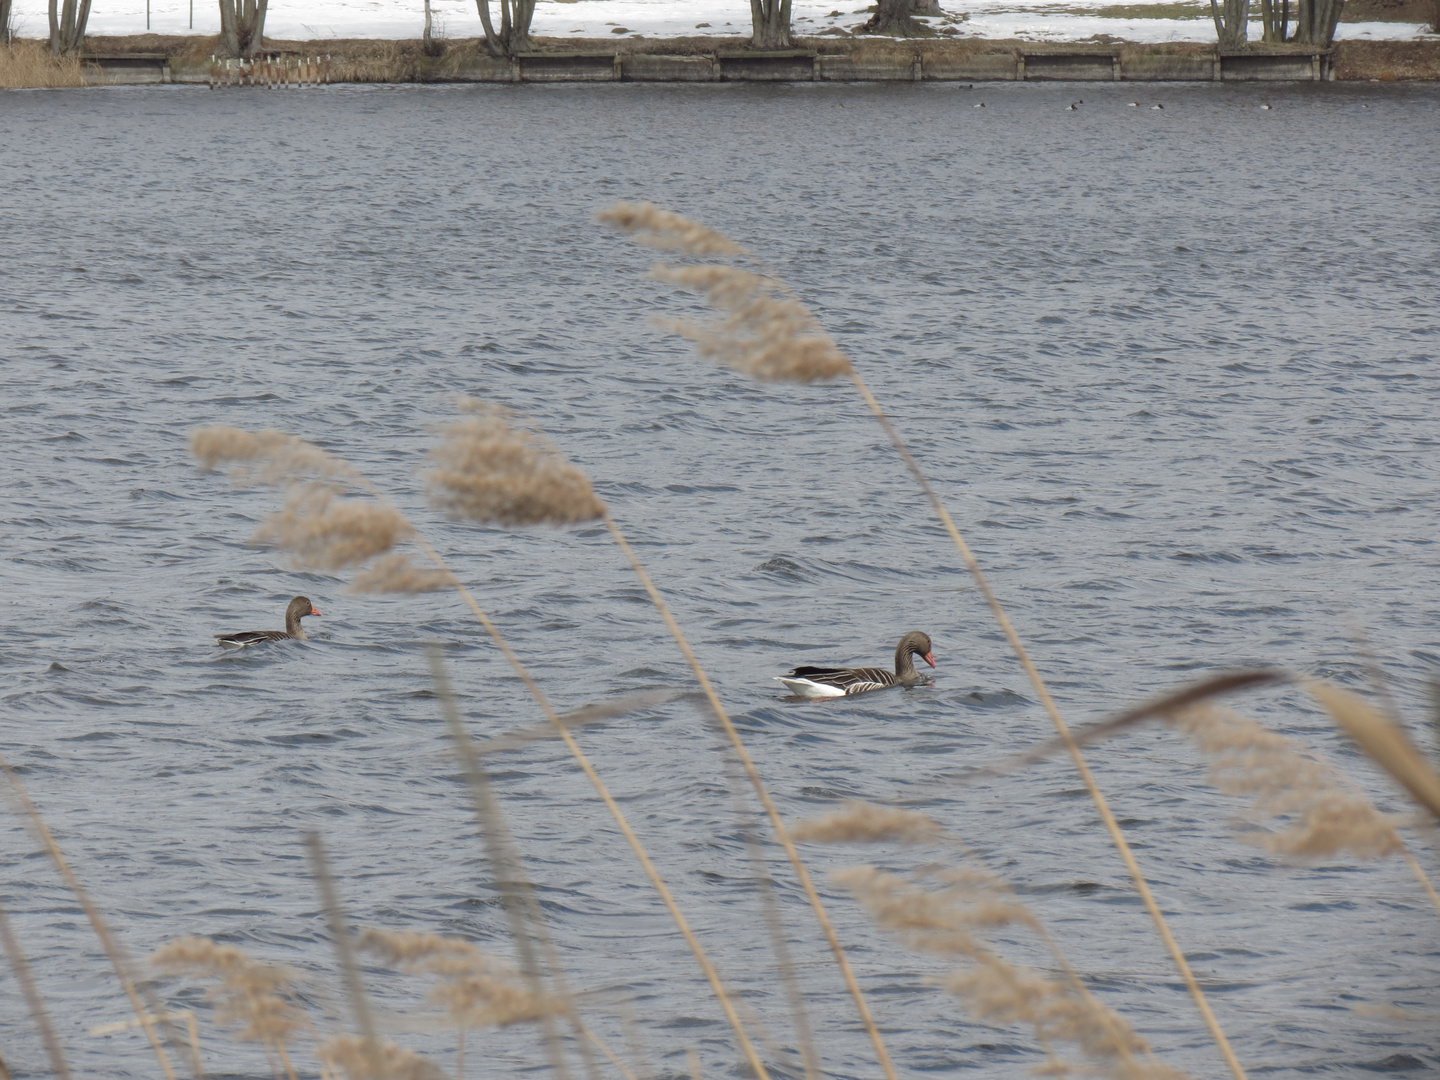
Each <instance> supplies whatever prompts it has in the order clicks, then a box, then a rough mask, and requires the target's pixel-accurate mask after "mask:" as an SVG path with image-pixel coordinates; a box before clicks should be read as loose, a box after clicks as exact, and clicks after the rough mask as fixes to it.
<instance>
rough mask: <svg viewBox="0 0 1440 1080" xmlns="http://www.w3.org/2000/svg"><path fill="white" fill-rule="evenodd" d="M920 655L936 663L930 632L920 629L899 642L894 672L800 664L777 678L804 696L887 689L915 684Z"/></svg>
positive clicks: (791, 689) (926, 660) (845, 694)
mask: <svg viewBox="0 0 1440 1080" xmlns="http://www.w3.org/2000/svg"><path fill="white" fill-rule="evenodd" d="M916 656H918V657H920V659H922V660H924V661H925V662H926V663H927V664H929V665H930V666H931V667H934V666H935V654H934V653H933V652H932V651H931V649H930V638H929V636H927V635H925V634H922V633H921V632H920V631H919V630H911V631H910V633H908V634H906V635H905V636H904V637H903V638H901V639H900V644H899V645H897V646H895V670H894V671H893V672H889V671H886V670H885V669H884V668H878V667H862V668H833V667H797V668H796V669H795V670H794V671H792V672H790V674H789V675H776V676H775V679H776V681H777V682H782V683H784V684H785V686H786V687H787V688H788V689H789V690H790V692H791V693H792V694H797V695H799V696H800V697H806V698H832V697H849V696H851V695H852V694H863V693H865V691H867V690H883V689H884V688H885V687H887V686H914V685H915V684H916V683H917V682H919V681H920V673H919V672H918V671H916V670H915V661H914V660H913V659H912V657H916Z"/></svg>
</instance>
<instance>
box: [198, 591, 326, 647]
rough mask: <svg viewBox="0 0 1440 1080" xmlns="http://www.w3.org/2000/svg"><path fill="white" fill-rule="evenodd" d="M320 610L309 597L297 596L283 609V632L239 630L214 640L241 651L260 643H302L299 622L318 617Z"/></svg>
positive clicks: (303, 633) (302, 636) (301, 629)
mask: <svg viewBox="0 0 1440 1080" xmlns="http://www.w3.org/2000/svg"><path fill="white" fill-rule="evenodd" d="M319 614H320V610H319V609H318V608H317V607H316V606H315V605H314V604H312V603H310V599H309V597H305V596H297V597H295V599H293V600H291V601H290V606H289V607H287V608H286V609H285V629H284V630H241V631H239V632H238V633H234V634H216V635H215V640H216V641H217V642H219V643H220V644H221V645H228V646H230V647H231V648H236V649H243V648H245V646H247V645H255V644H258V643H259V642H262V641H289V640H292V639H293V640H295V641H304V640H305V630H304V628H303V627H302V626H301V625H300V620H301V619H303V618H305V616H306V615H319Z"/></svg>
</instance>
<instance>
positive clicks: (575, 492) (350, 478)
mask: <svg viewBox="0 0 1440 1080" xmlns="http://www.w3.org/2000/svg"><path fill="white" fill-rule="evenodd" d="M461 407H462V409H463V410H464V411H465V412H467V413H468V415H467V416H464V417H461V418H460V419H459V420H457V421H454V422H452V423H451V424H449V425H447V426H446V427H445V428H444V429H443V430H442V439H441V442H440V445H439V446H437V447H436V449H435V451H434V453H433V454H432V460H433V461H434V462H435V463H436V467H435V468H434V469H433V470H432V471H431V472H430V474H429V475H428V476H427V478H426V479H427V488H428V491H429V495H430V498H431V501H432V503H433V504H434V505H436V506H437V507H439V508H440V509H442V510H444V511H446V512H447V513H450V514H452V515H454V516H460V517H468V518H471V519H472V520H477V521H481V522H484V523H487V524H499V525H527V524H550V525H560V524H570V523H573V522H579V521H587V520H591V519H593V518H595V517H597V516H603V515H604V506H603V505H602V504H601V503H600V501H599V500H598V499H597V498H596V497H595V493H594V491H593V489H592V488H591V486H590V482H589V480H588V479H586V478H585V476H584V474H583V473H581V472H580V471H579V470H578V469H576V468H575V467H574V466H572V465H571V464H570V463H569V462H568V461H566V460H565V458H564V456H563V455H562V454H561V453H560V451H559V450H558V449H557V448H556V447H555V446H554V444H553V443H551V442H550V441H549V440H548V439H546V438H544V437H543V436H541V435H539V434H537V433H535V432H531V431H527V430H524V429H523V428H519V427H517V426H516V425H512V424H511V423H510V422H509V420H510V414H506V413H504V412H503V411H502V410H500V409H497V408H493V407H491V406H488V405H486V404H484V403H483V402H479V401H475V400H473V399H464V400H462V402H461ZM190 445H191V450H192V453H193V454H194V455H195V457H196V459H197V460H198V461H199V462H200V463H201V465H202V466H204V467H206V468H214V467H215V466H217V465H219V464H220V463H221V462H229V463H232V464H233V465H234V467H235V471H234V472H232V477H234V478H236V479H239V480H246V479H252V478H255V479H259V480H261V481H264V482H268V483H272V484H282V485H286V486H287V487H289V488H291V489H292V490H293V489H296V488H298V489H299V492H300V494H299V495H298V496H297V497H298V498H300V499H302V500H307V504H306V505H302V506H301V507H300V508H299V510H298V511H297V512H296V513H294V514H293V516H294V517H296V518H297V519H299V520H302V521H303V519H304V518H306V517H307V516H308V511H307V505H308V500H318V501H319V502H320V503H325V501H326V500H333V498H334V497H335V493H334V492H333V491H332V490H327V489H326V488H325V487H324V486H323V485H321V486H318V487H317V486H316V485H315V484H314V483H313V481H315V480H316V479H319V480H343V481H344V482H346V483H348V484H349V485H350V486H352V487H355V488H358V489H360V490H362V491H365V492H367V493H368V494H370V495H371V496H372V497H374V498H375V499H376V501H377V502H378V503H380V504H381V505H382V506H384V507H386V508H389V509H390V510H393V505H392V504H391V503H390V502H389V500H388V499H385V498H384V496H383V495H382V494H381V492H380V491H379V490H378V489H377V488H376V487H375V486H374V485H373V484H372V483H370V482H369V481H368V480H367V479H365V478H364V477H363V476H361V475H360V474H359V473H358V472H357V471H356V470H354V469H353V468H351V467H350V466H349V465H348V464H347V463H346V462H344V461H343V460H341V459H340V458H338V457H335V456H334V455H331V454H328V453H326V452H325V451H323V450H320V449H319V448H317V447H313V446H311V445H310V444H308V443H306V442H304V440H301V439H297V438H295V437H294V436H289V435H284V434H282V433H280V432H273V431H271V432H259V433H251V432H246V431H240V430H238V429H235V428H226V427H211V428H201V429H198V430H196V431H194V432H192V433H191V437H190ZM326 505H328V504H326ZM286 513H290V508H289V507H288V506H287V511H286V512H285V513H282V514H281V515H280V517H281V518H282V519H283V518H284V517H285V514H286ZM318 513H319V516H320V518H322V519H323V517H324V513H325V507H324V506H322V507H320V509H319V511H318ZM395 513H396V514H397V515H398V511H396V512H395ZM382 516H383V515H382ZM385 520H387V521H388V520H389V519H388V517H386V518H385ZM400 520H402V521H403V518H401V519H400ZM265 528H266V527H265V526H262V532H263V530H264V529H265ZM270 528H271V531H272V533H273V535H275V536H276V537H277V538H279V539H283V540H285V541H286V542H287V543H288V542H289V541H290V540H291V539H292V538H294V539H307V538H309V537H310V536H311V532H310V531H309V530H307V529H306V528H305V527H303V526H302V525H300V524H297V525H296V526H295V527H294V528H293V529H291V528H289V527H288V526H286V527H280V526H279V525H278V524H274V525H271V526H270ZM401 534H402V532H401V528H400V527H399V526H398V525H395V526H394V527H393V528H390V529H388V531H387V533H386V535H394V536H395V537H397V538H398V537H399V536H400V535H401ZM264 535H271V533H264ZM314 535H315V537H316V540H315V544H314V547H313V548H306V549H304V550H305V551H306V556H305V557H307V558H315V557H320V558H326V559H332V556H333V559H332V561H334V562H336V563H337V564H343V565H349V563H350V562H351V561H353V560H352V559H351V556H352V554H355V555H358V553H359V552H360V551H362V550H363V551H365V552H367V553H368V554H367V557H371V558H377V557H380V556H383V555H385V554H387V552H386V550H385V549H384V547H383V545H381V544H380V543H378V542H375V541H374V540H373V538H371V539H365V540H362V541H358V542H357V546H354V547H351V546H347V545H345V544H342V545H341V546H340V547H339V548H332V546H331V545H330V543H328V542H326V540H325V538H330V537H331V534H330V533H329V532H328V531H326V530H325V529H316V530H315V531H314ZM404 535H406V536H408V537H409V538H410V539H412V540H413V542H414V543H415V544H416V545H417V546H418V547H419V548H420V549H421V550H422V551H424V552H425V554H427V555H428V556H429V557H430V558H431V560H432V561H433V562H434V563H435V565H436V567H437V570H438V571H439V573H441V574H443V575H445V576H446V578H447V580H448V581H449V583H450V584H451V585H453V587H454V588H455V590H456V592H457V593H458V594H459V595H460V598H461V599H462V600H463V601H464V602H465V604H466V606H468V607H469V608H470V610H471V612H472V613H473V614H474V615H475V618H476V619H477V620H478V621H479V622H480V624H481V626H483V627H484V628H485V631H486V632H487V633H488V634H489V635H490V637H491V639H492V640H493V641H494V642H495V644H496V646H497V647H498V648H499V649H500V651H501V653H502V654H503V655H504V657H505V659H506V661H507V662H508V663H509V664H510V666H511V667H512V668H513V669H514V671H515V673H516V675H518V676H519V677H520V679H521V681H522V682H523V683H524V684H525V687H526V689H527V690H529V691H530V694H531V696H533V697H534V699H535V701H536V703H537V704H538V705H539V706H540V708H541V710H542V711H543V712H544V713H545V716H546V718H547V719H548V720H549V721H550V722H551V724H552V726H553V727H554V729H555V731H556V732H557V733H558V734H559V736H560V739H561V740H562V741H563V742H564V743H565V747H566V749H567V750H569V752H570V754H571V756H572V757H573V758H574V759H575V761H576V763H577V764H578V765H579V766H580V768H581V770H582V771H583V772H584V773H585V775H586V778H587V779H588V780H589V781H590V783H591V785H592V786H593V787H594V788H595V791H596V793H597V794H598V795H599V796H600V799H601V801H602V802H604V804H605V806H606V809H607V810H609V812H610V815H611V817H612V818H613V819H614V820H615V823H616V825H617V826H618V827H619V829H620V831H621V833H622V834H623V835H624V836H625V839H626V842H627V843H629V845H630V848H631V850H632V851H633V852H634V853H635V856H636V858H637V859H638V860H639V861H640V865H641V868H642V869H643V870H644V872H645V874H646V876H647V877H648V878H649V879H650V882H651V884H652V885H653V886H654V888H655V890H656V892H657V894H658V895H659V896H660V899H661V901H662V903H664V905H665V907H666V910H667V911H668V912H669V913H670V916H671V918H672V919H673V920H674V922H675V925H676V927H677V928H678V929H679V931H680V933H681V935H682V936H683V937H684V938H685V941H686V944H687V945H689V947H690V950H691V952H692V954H693V955H694V956H695V959H696V961H697V963H698V964H699V965H700V968H701V970H702V971H703V972H704V974H705V977H706V979H707V981H708V982H709V983H710V986H711V989H712V990H713V991H714V993H715V996H716V999H717V1001H718V1002H719V1004H720V1007H721V1009H722V1011H723V1012H724V1013H725V1017H726V1019H727V1020H728V1021H729V1023H730V1026H731V1028H732V1029H733V1030H734V1032H735V1035H736V1038H737V1039H738V1040H739V1042H740V1047H741V1050H742V1052H743V1053H744V1055H745V1057H746V1060H747V1062H748V1064H749V1066H750V1068H751V1069H752V1070H753V1071H754V1073H755V1075H756V1076H757V1077H758V1078H759V1080H767V1078H768V1076H769V1074H768V1072H767V1071H766V1069H765V1066H764V1064H763V1063H762V1062H761V1060H760V1057H759V1055H758V1054H757V1053H756V1051H755V1048H754V1045H753V1044H752V1043H751V1041H750V1038H749V1036H748V1035H747V1034H746V1032H745V1029H744V1026H743V1024H742V1023H741V1021H740V1018H739V1016H738V1014H737V1013H736V1011H735V1006H734V1003H733V1002H732V1001H731V999H730V996H729V993H728V992H727V991H726V989H725V987H724V984H723V983H722V981H721V979H720V976H719V973H718V972H717V971H716V970H715V968H714V965H713V964H711V962H710V960H709V958H708V956H706V954H705V951H704V949H703V948H702V947H701V945H700V941H699V939H698V938H697V937H696V936H695V934H694V932H693V931H692V930H691V929H690V926H689V923H688V922H687V921H686V919H685V917H684V915H683V914H682V913H681V911H680V909H679V906H678V905H677V904H676V903H675V899H674V897H673V896H672V895H671V893H670V890H669V888H668V887H667V886H666V884H665V882H664V880H663V879H662V878H661V877H660V874H659V872H658V871H657V870H656V869H655V866H654V864H653V863H652V862H651V861H650V857H649V855H648V854H647V853H646V851H645V848H644V845H643V844H641V842H640V838H639V837H638V836H637V835H636V834H635V831H634V830H633V829H632V828H631V827H630V823H629V822H628V821H627V820H626V818H625V815H624V812H623V811H622V810H621V809H620V805H619V804H618V803H617V802H616V801H615V799H614V797H613V796H611V794H610V791H609V789H608V788H607V787H606V785H605V783H604V781H602V780H601V778H600V775H599V774H598V773H597V772H596V771H595V768H594V766H592V765H591V764H590V760H589V758H587V757H586V756H585V753H584V751H583V750H581V749H580V745H579V743H577V742H576V741H575V738H574V736H573V735H572V734H571V733H570V731H569V730H568V728H567V726H566V724H565V723H564V721H562V720H561V718H560V715H559V714H558V713H557V712H556V711H555V709H554V707H553V706H551V704H550V701H549V699H548V698H547V697H546V695H545V693H544V692H543V691H542V690H541V689H540V687H539V685H538V684H537V683H536V682H535V680H534V679H533V678H532V677H531V675H530V673H529V671H528V670H527V669H526V668H525V666H524V664H522V663H521V662H520V658H519V657H518V656H516V654H515V652H514V650H513V649H511V648H510V645H509V643H508V642H507V641H506V640H505V638H504V635H502V634H501V633H500V630H499V628H498V627H497V626H496V625H495V623H494V622H493V621H492V620H491V619H490V617H489V616H488V615H487V614H486V613H485V611H484V609H483V608H481V607H480V605H479V603H477V602H476V600H475V597H474V596H473V595H472V594H471V592H470V590H469V589H467V588H466V587H465V586H464V585H463V584H462V583H461V582H460V581H459V579H458V578H456V577H455V576H454V575H453V574H452V573H451V572H450V570H449V568H448V567H447V566H446V565H445V561H444V559H443V558H441V556H440V553H439V552H438V551H436V550H435V548H434V547H433V546H431V545H430V544H429V542H427V541H426V540H425V538H424V537H423V536H421V535H420V534H419V532H418V531H415V530H414V529H413V527H411V526H409V524H408V522H406V523H405V531H404ZM333 539H334V540H336V541H340V540H344V539H345V538H344V537H343V536H336V537H334V538H333ZM292 550H293V548H292ZM317 553H318V555H317ZM408 569H414V568H413V567H410V566H409V565H408V564H397V563H394V562H387V563H384V564H382V565H381V568H380V569H379V570H376V571H375V573H374V574H373V575H370V576H366V575H362V583H363V584H364V585H365V586H366V587H367V588H371V589H375V588H377V587H379V586H390V587H393V586H398V585H399V584H400V583H401V580H402V577H403V574H402V572H403V571H406V570H408ZM387 571H388V572H387ZM433 580H434V579H430V578H424V579H421V581H422V582H424V583H427V584H428V583H430V582H432V581H433ZM310 845H311V855H312V860H313V861H314V863H315V864H316V868H317V872H316V878H317V881H318V883H319V884H320V886H321V889H322V893H325V895H326V901H327V908H328V909H329V911H330V913H331V916H332V922H337V921H339V922H341V923H343V917H342V916H341V915H340V913H339V908H338V900H337V899H336V898H335V896H334V895H333V892H334V888H333V882H331V881H330V880H329V878H328V873H327V872H325V871H324V856H323V849H322V847H321V845H320V841H319V837H318V836H313V835H312V836H311V837H310ZM332 931H334V936H335V945H336V949H337V952H338V953H339V954H340V958H341V966H342V969H344V971H345V974H346V980H347V985H348V986H349V989H350V995H351V1001H352V1004H353V1005H354V1008H355V1012H356V1017H357V1021H358V1022H359V1026H360V1028H361V1029H362V1031H363V1033H364V1035H365V1037H366V1040H367V1043H368V1045H370V1046H372V1047H378V1042H377V1040H376V1037H375V1036H374V1033H373V1032H374V1029H373V1021H372V1020H371V1019H370V1017H369V1009H368V1004H367V1003H366V999H365V995H364V992H363V987H362V986H361V984H360V980H359V973H358V969H357V968H356V967H355V965H354V963H353V960H352V959H350V958H349V957H348V952H349V949H348V942H347V939H346V935H345V934H344V933H343V932H340V931H339V930H336V929H335V927H334V926H332ZM546 1015H547V1016H548V1014H546ZM372 1056H373V1057H374V1060H375V1061H376V1062H377V1063H378V1064H377V1067H378V1068H382V1071H383V1058H382V1057H381V1055H380V1053H379V1050H378V1049H376V1051H375V1054H374V1055H372Z"/></svg>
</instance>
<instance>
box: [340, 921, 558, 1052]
mask: <svg viewBox="0 0 1440 1080" xmlns="http://www.w3.org/2000/svg"><path fill="white" fill-rule="evenodd" d="M356 946H357V947H358V948H359V949H360V951H361V952H368V953H370V954H371V955H372V956H375V957H378V958H379V959H380V961H381V962H382V963H384V964H385V965H386V966H387V967H392V968H395V969H396V970H397V971H403V972H406V973H408V974H412V975H430V976H433V977H434V978H435V979H436V980H437V985H436V986H435V988H434V989H433V990H431V991H430V993H429V994H427V995H426V1000H427V1001H429V1002H430V1003H431V1004H433V1005H436V1006H438V1007H439V1008H441V1009H443V1010H444V1011H445V1013H446V1014H447V1015H448V1016H449V1017H450V1019H451V1021H452V1022H453V1023H454V1024H455V1026H456V1027H457V1028H462V1029H463V1028H477V1027H490V1026H494V1027H504V1026H506V1025H507V1024H516V1023H520V1022H522V1021H531V1020H538V1019H539V1018H540V1017H541V1016H543V1015H545V1014H547V1013H550V1014H555V1013H561V1012H563V1011H564V1008H563V1006H561V1005H560V1003H559V1002H557V1001H553V1000H551V999H549V998H546V997H539V996H537V995H536V994H535V993H534V992H533V991H532V990H530V989H529V988H528V987H526V986H525V985H524V983H523V982H522V981H521V976H520V973H519V972H517V971H515V970H513V969H512V968H510V967H509V966H508V965H505V964H502V963H500V962H499V961H497V960H496V959H495V958H493V957H491V956H488V955H487V954H486V953H485V952H484V951H483V950H481V949H480V948H479V947H478V946H476V945H473V944H471V943H470V942H468V941H462V940H460V939H458V938H447V937H442V936H441V935H439V934H422V933H417V932H415V931H392V930H378V929H375V928H374V927H371V928H368V929H366V930H364V931H362V932H361V934H360V936H359V938H358V939H357V940H356Z"/></svg>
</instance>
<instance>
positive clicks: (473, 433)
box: [425, 398, 605, 526]
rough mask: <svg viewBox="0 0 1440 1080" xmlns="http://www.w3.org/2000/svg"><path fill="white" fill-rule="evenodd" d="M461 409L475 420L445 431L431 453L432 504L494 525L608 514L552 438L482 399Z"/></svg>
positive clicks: (463, 403) (557, 521)
mask: <svg viewBox="0 0 1440 1080" xmlns="http://www.w3.org/2000/svg"><path fill="white" fill-rule="evenodd" d="M460 407H461V409H462V410H464V411H465V412H467V413H468V414H469V415H467V416H463V417H461V418H460V419H458V420H454V421H452V422H451V423H449V424H447V425H445V427H444V428H443V429H442V431H443V438H442V439H441V442H440V445H439V446H437V447H436V448H435V449H434V450H432V451H431V452H430V457H431V459H432V460H433V461H434V462H435V463H436V467H435V468H434V469H433V470H431V471H430V472H429V473H427V474H426V477H425V486H426V488H427V490H428V491H429V493H430V501H431V504H432V505H434V506H436V507H438V508H440V509H442V510H444V511H445V512H446V513H448V514H450V515H451V516H453V517H458V518H468V519H470V520H471V521H478V522H481V523H483V524H487V525H490V524H493V525H508V526H515V525H572V524H575V523H577V522H582V521H593V520H594V519H596V518H598V517H601V516H603V515H604V513H605V507H604V504H602V503H601V502H600V500H599V499H598V498H596V496H595V492H594V489H592V488H591V486H590V481H589V480H588V479H587V478H586V476H585V474H584V473H582V472H581V471H580V470H579V469H577V468H576V467H575V466H574V465H571V464H570V462H568V461H566V460H565V456H564V455H563V454H562V453H561V452H560V450H559V448H558V447H557V446H556V445H555V444H554V443H552V442H551V441H550V440H549V439H547V438H545V437H544V436H543V435H540V434H538V433H536V432H533V431H527V430H525V429H524V428H520V427H515V426H512V424H511V423H510V419H511V414H507V413H505V412H504V411H503V410H501V409H498V408H496V407H494V406H491V405H487V404H486V403H484V402H482V401H476V400H475V399H473V398H467V399H464V400H462V401H461V402H460Z"/></svg>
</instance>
